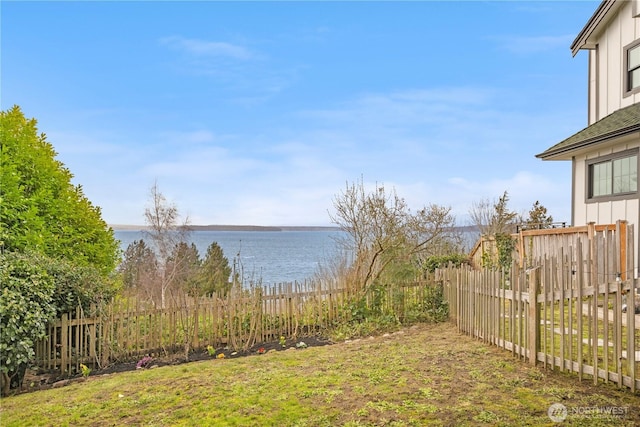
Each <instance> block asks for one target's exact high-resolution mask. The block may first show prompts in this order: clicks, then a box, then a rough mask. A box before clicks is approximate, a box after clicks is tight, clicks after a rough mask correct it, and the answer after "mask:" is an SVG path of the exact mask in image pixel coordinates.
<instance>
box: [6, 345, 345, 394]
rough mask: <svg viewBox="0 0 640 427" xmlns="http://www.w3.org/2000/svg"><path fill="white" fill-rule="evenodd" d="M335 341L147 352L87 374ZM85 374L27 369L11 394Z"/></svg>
mask: <svg viewBox="0 0 640 427" xmlns="http://www.w3.org/2000/svg"><path fill="white" fill-rule="evenodd" d="M331 344H334V343H333V342H332V341H331V340H329V339H328V338H325V337H321V336H308V337H304V338H300V339H298V340H296V341H293V340H286V341H285V342H284V344H283V343H281V342H280V341H271V342H262V343H257V344H255V345H253V346H251V347H250V348H248V349H247V350H232V349H230V348H229V347H218V348H215V349H213V348H212V349H207V348H205V349H201V350H196V351H192V352H190V353H189V358H188V359H187V358H185V357H184V353H182V354H160V353H150V354H148V355H146V356H140V357H139V358H138V360H130V361H123V362H115V363H111V364H110V365H108V366H105V367H104V368H102V369H92V370H91V372H90V374H89V376H91V377H93V376H100V375H110V374H116V373H120V372H128V371H135V370H136V369H154V368H158V367H161V366H171V365H182V364H185V363H191V362H198V361H203V360H211V359H234V358H238V357H247V356H261V355H263V354H267V353H273V352H277V351H295V350H301V349H304V348H308V347H320V346H325V345H331ZM84 379H85V377H84V376H83V375H82V374H81V373H78V374H76V375H71V376H69V375H67V374H61V373H60V372H59V371H57V370H56V371H53V370H52V371H44V370H33V369H27V371H26V373H25V378H24V381H23V384H22V388H21V389H19V390H11V393H10V394H21V393H28V392H32V391H37V390H46V389H49V388H57V387H62V386H66V385H69V384H71V383H73V382H77V381H83V380H84Z"/></svg>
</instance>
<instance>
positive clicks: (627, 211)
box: [536, 0, 640, 274]
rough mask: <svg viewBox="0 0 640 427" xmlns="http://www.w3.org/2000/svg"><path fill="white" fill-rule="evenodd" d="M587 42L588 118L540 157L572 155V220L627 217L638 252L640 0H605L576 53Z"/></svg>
mask: <svg viewBox="0 0 640 427" xmlns="http://www.w3.org/2000/svg"><path fill="white" fill-rule="evenodd" d="M581 50H586V51H588V54H589V62H588V64H589V65H588V66H589V73H588V126H587V127H586V128H584V129H583V130H581V131H580V132H578V133H576V134H574V135H571V136H569V137H568V138H567V139H565V140H563V141H560V142H559V143H557V144H555V145H554V146H552V147H550V148H549V149H547V150H546V151H544V152H543V153H540V154H538V155H537V156H536V157H538V158H540V159H542V160H567V161H571V166H572V174H571V176H572V178H571V179H572V185H571V189H572V190H571V193H572V194H571V217H572V218H571V221H572V224H573V225H585V224H587V223H589V222H595V223H596V224H610V223H614V222H616V221H617V220H627V221H628V223H629V224H633V225H634V231H635V242H634V253H635V254H636V259H640V258H638V257H640V251H639V250H638V234H640V193H639V192H638V168H639V163H638V162H639V159H640V152H639V150H640V0H604V1H603V2H602V3H601V4H600V5H599V6H598V8H597V10H596V11H595V13H594V14H593V16H592V17H591V18H590V19H589V21H588V22H587V23H586V25H585V26H584V28H583V29H582V31H580V33H579V34H578V36H577V37H576V39H575V40H574V42H573V44H572V45H571V51H572V53H573V55H574V56H575V55H576V54H577V53H578V52H579V51H581ZM637 264H640V263H637ZM636 274H637V271H636Z"/></svg>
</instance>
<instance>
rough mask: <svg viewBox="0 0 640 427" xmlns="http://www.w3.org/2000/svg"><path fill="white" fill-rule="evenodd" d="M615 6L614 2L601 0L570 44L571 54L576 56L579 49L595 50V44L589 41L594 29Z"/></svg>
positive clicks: (614, 0)
mask: <svg viewBox="0 0 640 427" xmlns="http://www.w3.org/2000/svg"><path fill="white" fill-rule="evenodd" d="M615 5H616V0H603V2H602V3H600V6H598V8H597V9H596V11H595V12H594V13H593V15H592V16H591V18H589V21H587V24H586V25H585V26H584V28H582V30H581V31H580V33H578V36H577V37H576V39H575V40H574V41H573V43H571V53H572V54H573V56H576V54H577V53H578V51H580V50H581V49H595V47H596V43H595V42H594V41H592V40H589V38H590V37H591V35H592V34H593V33H594V31H595V30H596V28H598V26H600V24H601V23H602V22H603V21H604V19H605V17H606V15H607V14H608V13H609V11H610V10H611V9H612V8H613V7H614V6H615Z"/></svg>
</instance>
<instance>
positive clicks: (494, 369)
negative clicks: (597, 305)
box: [0, 323, 640, 427]
mask: <svg viewBox="0 0 640 427" xmlns="http://www.w3.org/2000/svg"><path fill="white" fill-rule="evenodd" d="M553 403H562V404H563V405H564V406H565V407H566V409H567V416H566V420H565V421H564V423H563V425H580V426H584V425H602V426H609V425H630V426H631V425H640V394H638V393H636V394H633V393H631V392H629V391H627V390H618V389H617V388H616V387H615V386H613V385H611V384H602V383H600V384H599V385H598V386H594V385H593V383H592V381H591V380H590V379H588V380H584V381H583V382H579V381H578V378H577V376H576V375H571V374H562V373H559V372H551V371H545V370H543V369H542V368H540V367H531V366H530V365H529V364H527V363H525V362H522V361H519V360H518V359H515V358H513V357H512V356H511V353H509V352H506V351H504V350H501V349H498V348H495V347H491V346H488V345H485V344H482V343H480V342H478V341H476V340H474V339H473V338H470V337H467V336H464V335H460V334H459V333H458V332H457V331H456V329H455V326H453V325H452V324H450V323H445V324H437V325H419V326H414V327H411V328H408V329H403V330H401V331H399V332H396V333H393V334H390V335H387V336H380V337H375V338H368V339H361V340H354V341H352V342H344V343H339V344H335V345H331V346H324V347H312V348H311V347H310V348H306V349H299V350H293V349H292V350H290V351H280V352H274V353H267V354H264V355H256V356H249V357H243V358H238V359H226V360H224V359H223V360H208V361H203V362H193V363H188V364H183V365H177V366H166V367H159V368H155V369H146V370H138V371H132V372H126V373H118V374H110V375H104V376H90V377H89V378H87V379H86V380H85V381H78V382H74V383H72V384H71V385H69V386H66V387H62V388H57V389H50V390H43V391H37V392H33V393H27V394H22V395H17V396H11V397H7V398H3V399H2V400H1V401H0V425H2V426H3V427H7V426H27V425H52V426H53V425H55V426H64V425H91V426H119V425H144V426H176V425H177V426H181V425H182V426H192V425H197V426H206V425H212V426H216V425H220V426H226V425H229V426H254V425H255V426H341V425H344V426H378V425H389V426H422V425H452V426H461V425H470V426H475V425H505V426H513V425H536V426H537V425H553V424H554V423H553V422H552V420H551V419H550V418H549V416H548V413H547V411H548V408H549V406H550V405H551V404H553ZM607 410H615V411H622V412H625V413H624V414H623V415H622V416H619V417H612V416H611V415H605V414H603V413H602V412H603V411H607Z"/></svg>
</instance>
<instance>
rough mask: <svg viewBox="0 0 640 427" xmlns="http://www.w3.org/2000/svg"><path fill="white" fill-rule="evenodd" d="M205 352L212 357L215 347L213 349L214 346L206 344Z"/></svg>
mask: <svg viewBox="0 0 640 427" xmlns="http://www.w3.org/2000/svg"><path fill="white" fill-rule="evenodd" d="M207 353H209V356H212V357H213V356H215V354H216V349H215V348H213V346H211V345H208V346H207Z"/></svg>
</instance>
